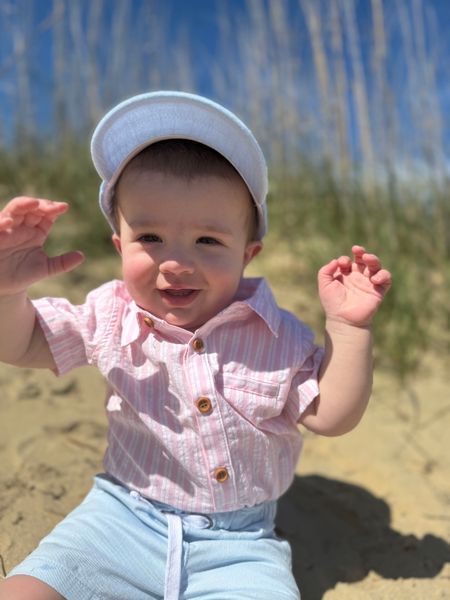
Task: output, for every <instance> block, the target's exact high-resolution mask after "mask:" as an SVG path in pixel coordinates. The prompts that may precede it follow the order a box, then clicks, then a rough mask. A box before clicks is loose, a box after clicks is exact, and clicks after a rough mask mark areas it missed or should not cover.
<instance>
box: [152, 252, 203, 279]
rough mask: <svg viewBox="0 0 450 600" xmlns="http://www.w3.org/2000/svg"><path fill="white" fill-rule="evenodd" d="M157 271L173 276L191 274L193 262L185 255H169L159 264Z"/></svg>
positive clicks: (180, 253)
mask: <svg viewBox="0 0 450 600" xmlns="http://www.w3.org/2000/svg"><path fill="white" fill-rule="evenodd" d="M159 270H160V271H161V273H165V274H167V273H172V274H174V275H180V274H181V273H193V271H194V262H193V261H192V259H191V258H190V257H189V256H188V255H187V254H186V253H182V252H177V253H176V254H175V253H171V254H170V255H169V256H167V257H165V258H164V260H163V261H162V262H161V263H160V265H159Z"/></svg>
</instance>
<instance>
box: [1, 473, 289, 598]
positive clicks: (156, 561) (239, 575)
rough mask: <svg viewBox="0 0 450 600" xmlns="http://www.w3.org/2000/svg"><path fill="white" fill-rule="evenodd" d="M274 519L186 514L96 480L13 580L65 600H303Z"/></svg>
mask: <svg viewBox="0 0 450 600" xmlns="http://www.w3.org/2000/svg"><path fill="white" fill-rule="evenodd" d="M275 510H276V504H275V503H274V502H269V503H265V504H261V505H258V506H256V507H252V508H244V509H241V510H238V511H233V512H226V513H214V514H211V515H193V514H186V513H180V512H177V511H174V509H172V508H171V507H169V506H167V505H164V504H161V503H159V502H150V501H148V500H146V499H145V498H143V497H142V496H140V495H139V494H138V493H137V492H135V491H130V490H128V489H127V488H125V487H123V486H122V485H120V484H118V483H116V482H114V481H112V480H111V479H110V478H109V477H108V476H105V475H99V476H97V477H96V478H95V481H94V486H93V488H92V490H91V491H90V492H89V494H88V495H87V496H86V498H85V499H84V501H83V502H82V503H81V504H80V506H79V507H78V508H76V509H75V510H74V511H73V512H71V513H70V514H69V515H68V516H67V517H66V518H65V519H64V520H63V521H62V522H61V523H60V524H59V525H57V526H56V527H55V529H54V530H53V531H52V532H51V533H50V534H49V535H48V536H47V537H46V538H44V539H43V540H42V542H41V543H40V544H39V546H38V548H37V549H36V550H35V551H34V552H33V553H32V554H30V555H29V556H28V557H27V558H26V559H25V560H24V561H23V562H22V563H21V564H20V565H18V566H17V567H15V568H14V569H13V570H12V571H11V572H10V573H9V575H8V576H9V577H10V576H12V575H19V574H22V575H32V576H33V577H36V578H37V579H40V580H41V581H44V582H45V583H47V584H48V585H50V586H51V587H53V588H54V589H55V590H57V591H58V592H59V593H60V594H61V595H62V596H64V597H65V598H67V600H150V599H152V598H153V599H156V598H157V599H159V600H162V599H163V598H164V599H166V600H175V599H178V598H179V599H180V600H181V599H182V600H188V599H194V598H195V599H199V598H201V599H202V600H238V599H239V600H245V599H248V600H265V599H267V600H298V599H299V598H300V595H299V592H298V589H297V586H296V584H295V580H294V577H293V575H292V572H291V551H290V547H289V544H288V542H286V541H284V540H280V539H279V538H278V537H277V536H276V535H275V533H274V517H275Z"/></svg>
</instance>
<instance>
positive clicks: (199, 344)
mask: <svg viewBox="0 0 450 600" xmlns="http://www.w3.org/2000/svg"><path fill="white" fill-rule="evenodd" d="M192 347H193V348H194V350H195V351H196V352H201V351H202V350H203V349H204V348H205V344H204V342H203V340H202V339H201V338H195V340H193V341H192Z"/></svg>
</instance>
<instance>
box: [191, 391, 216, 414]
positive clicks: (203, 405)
mask: <svg viewBox="0 0 450 600" xmlns="http://www.w3.org/2000/svg"><path fill="white" fill-rule="evenodd" d="M195 405H196V406H197V408H198V410H199V411H200V412H201V413H202V414H204V415H206V414H208V413H210V412H211V410H212V404H211V400H210V399H209V398H207V397H206V396H200V398H198V399H197V400H196V402H195Z"/></svg>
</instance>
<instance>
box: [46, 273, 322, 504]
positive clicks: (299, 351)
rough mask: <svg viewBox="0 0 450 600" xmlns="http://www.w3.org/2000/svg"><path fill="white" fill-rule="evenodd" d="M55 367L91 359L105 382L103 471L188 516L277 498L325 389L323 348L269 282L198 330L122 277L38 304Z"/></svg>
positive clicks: (254, 286)
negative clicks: (320, 377)
mask: <svg viewBox="0 0 450 600" xmlns="http://www.w3.org/2000/svg"><path fill="white" fill-rule="evenodd" d="M34 305H35V307H36V310H37V314H38V318H39V321H40V324H41V326H42V328H43V331H44V333H45V335H46V338H47V340H48V342H49V345H50V349H51V351H52V353H53V356H54V358H55V362H56V365H57V372H58V373H60V374H63V373H66V372H68V371H70V370H71V369H73V368H75V367H79V366H82V365H87V364H90V365H95V366H97V367H98V368H99V370H100V371H101V373H102V374H103V375H104V376H105V378H106V379H107V381H108V383H109V386H108V390H109V391H108V396H107V399H106V412H107V416H108V421H109V431H108V448H107V451H106V454H105V457H104V466H105V469H106V470H107V471H108V472H109V473H110V474H111V475H113V476H114V477H116V478H117V479H119V480H120V481H122V482H123V483H124V484H125V485H127V486H129V487H131V488H133V489H136V490H138V491H139V492H140V493H141V494H143V495H145V496H147V497H149V498H152V499H154V500H158V501H160V502H164V503H166V504H170V505H172V506H174V507H176V508H179V509H182V510H185V511H190V512H201V513H211V512H224V511H229V510H237V509H239V508H242V507H244V506H253V505H255V504H258V503H260V502H263V501H267V500H274V499H276V498H278V497H279V496H280V495H281V494H282V493H283V492H284V491H285V490H286V489H287V488H288V487H289V485H290V483H291V481H292V478H293V475H294V471H295V466H296V463H297V460H298V458H299V454H300V450H301V444H302V439H301V435H300V432H299V429H298V420H299V418H300V416H301V414H302V413H303V411H304V410H305V408H306V407H307V406H308V405H309V404H310V402H311V401H312V400H313V399H314V398H315V397H316V396H317V394H318V382H317V372H318V368H319V365H320V361H321V358H322V350H321V349H320V348H318V347H317V346H316V345H315V344H314V341H313V335H312V333H311V331H310V329H309V328H308V327H307V326H306V325H304V324H303V323H302V322H301V321H299V320H298V319H297V318H296V317H295V316H293V315H292V314H291V313H289V312H287V311H284V310H281V309H280V308H279V307H278V306H277V305H276V302H275V300H274V298H273V296H272V293H271V291H270V289H269V287H268V286H267V284H266V282H265V281H264V280H263V279H243V280H242V282H241V286H240V288H239V291H238V295H237V296H236V299H235V301H234V302H233V303H232V304H231V305H230V306H228V307H227V308H226V309H224V310H223V311H222V312H221V313H219V314H218V315H216V316H215V317H214V318H212V319H211V320H209V321H208V322H207V323H205V324H204V325H203V326H202V327H200V328H199V329H198V330H196V331H195V332H193V333H192V332H190V331H186V330H184V329H181V328H179V327H176V326H173V325H169V324H168V323H166V322H165V321H163V320H161V319H158V318H157V317H156V316H154V315H151V314H150V313H148V312H147V311H145V310H142V309H141V308H139V307H138V306H137V305H136V304H135V303H134V302H133V300H132V299H131V297H130V296H129V294H128V292H127V290H126V287H125V285H124V283H123V282H121V281H112V282H109V283H107V284H105V285H103V286H101V287H100V288H98V289H96V290H94V291H93V292H91V293H90V294H89V295H88V296H87V298H86V301H85V303H84V304H82V305H73V304H71V303H70V302H69V301H68V300H66V299H63V298H41V299H39V300H36V301H34Z"/></svg>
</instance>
